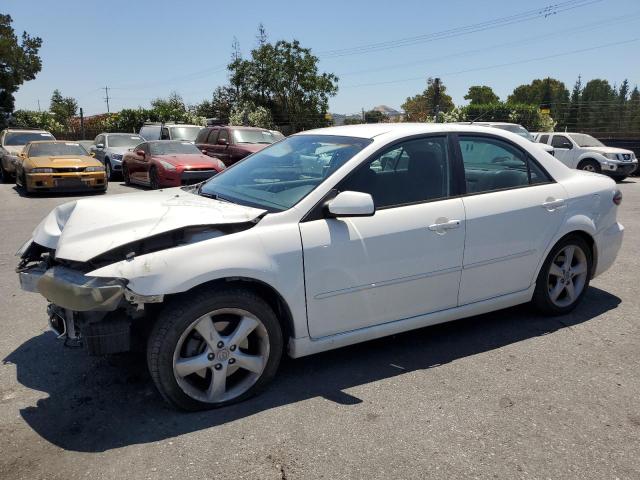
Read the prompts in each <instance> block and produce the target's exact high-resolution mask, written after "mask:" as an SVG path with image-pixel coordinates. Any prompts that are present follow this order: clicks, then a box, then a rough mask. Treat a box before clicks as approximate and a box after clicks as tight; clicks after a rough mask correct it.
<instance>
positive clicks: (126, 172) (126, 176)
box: [122, 165, 131, 185]
mask: <svg viewBox="0 0 640 480" xmlns="http://www.w3.org/2000/svg"><path fill="white" fill-rule="evenodd" d="M122 180H124V184H125V185H131V177H130V176H129V168H128V167H127V166H126V165H122Z"/></svg>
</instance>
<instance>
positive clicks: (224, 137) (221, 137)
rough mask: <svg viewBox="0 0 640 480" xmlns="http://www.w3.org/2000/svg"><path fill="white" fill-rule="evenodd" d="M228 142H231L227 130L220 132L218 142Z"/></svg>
mask: <svg viewBox="0 0 640 480" xmlns="http://www.w3.org/2000/svg"><path fill="white" fill-rule="evenodd" d="M219 140H226V141H227V142H228V141H229V132H227V131H226V130H220V133H219V136H218V140H216V141H219Z"/></svg>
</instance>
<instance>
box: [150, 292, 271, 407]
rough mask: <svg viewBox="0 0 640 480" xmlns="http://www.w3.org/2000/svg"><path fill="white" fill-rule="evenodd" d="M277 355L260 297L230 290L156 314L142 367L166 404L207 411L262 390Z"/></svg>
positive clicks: (195, 296)
mask: <svg viewBox="0 0 640 480" xmlns="http://www.w3.org/2000/svg"><path fill="white" fill-rule="evenodd" d="M282 351H283V338H282V329H281V328H280V324H279V322H278V319H277V317H276V315H275V313H274V312H273V310H272V309H271V307H270V306H269V304H268V303H267V302H265V301H264V300H263V299H262V298H261V297H259V296H257V295H255V294H254V293H252V292H250V291H247V290H242V289H236V288H227V289H224V288H223V289H221V290H217V291H216V290H210V289H205V288H199V289H197V290H195V291H193V292H190V293H188V294H186V295H183V296H182V297H181V298H178V299H175V300H173V301H171V300H169V302H168V303H167V305H166V306H165V308H164V309H163V310H162V312H161V313H160V315H159V316H158V319H157V321H156V324H155V325H154V327H153V330H152V332H151V334H150V336H149V341H148V344H147V364H148V366H149V372H150V373H151V377H152V378H153V381H154V383H155V385H156V387H157V388H158V391H159V392H160V394H161V395H162V397H163V398H164V399H165V400H166V401H167V402H169V403H170V404H171V405H173V406H174V407H176V408H179V409H182V410H189V411H196V410H208V409H211V408H217V407H222V406H225V405H229V404H233V403H237V402H241V401H243V400H245V399H247V398H249V397H251V396H253V395H255V394H256V393H258V392H259V391H261V390H262V389H264V388H265V387H266V386H267V384H268V383H269V382H270V381H271V380H272V379H273V377H274V376H275V374H276V371H277V370H278V366H279V364H280V358H281V357H282ZM220 382H221V384H222V385H221V386H220Z"/></svg>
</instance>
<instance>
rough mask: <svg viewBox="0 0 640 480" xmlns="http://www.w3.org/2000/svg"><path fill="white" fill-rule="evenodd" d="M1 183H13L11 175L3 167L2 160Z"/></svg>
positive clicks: (0, 164) (0, 165)
mask: <svg viewBox="0 0 640 480" xmlns="http://www.w3.org/2000/svg"><path fill="white" fill-rule="evenodd" d="M0 183H11V174H10V173H9V172H7V171H6V170H5V169H4V167H3V166H2V161H1V160H0Z"/></svg>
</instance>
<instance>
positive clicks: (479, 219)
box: [457, 134, 566, 305]
mask: <svg viewBox="0 0 640 480" xmlns="http://www.w3.org/2000/svg"><path fill="white" fill-rule="evenodd" d="M457 143H458V145H459V155H460V158H461V160H462V164H463V167H464V173H465V180H466V194H465V195H464V196H463V203H464V208H465V212H466V238H465V248H464V258H463V270H462V278H461V281H460V293H459V303H460V305H465V304H469V303H473V302H477V301H481V300H486V299H489V298H493V297H498V296H500V295H506V294H509V293H515V292H518V291H522V290H526V289H527V288H529V287H530V286H531V285H532V283H533V282H534V280H535V278H534V275H535V271H536V268H537V265H538V263H539V261H540V259H541V256H542V255H543V254H544V252H545V251H546V249H547V247H548V246H549V243H550V242H551V240H552V238H553V236H554V235H555V234H556V232H557V231H558V228H559V227H560V225H561V223H562V220H563V218H564V215H565V211H566V207H565V202H566V192H565V190H564V188H562V187H561V186H560V185H559V184H558V183H556V182H555V181H553V179H552V178H551V177H550V176H549V175H548V174H547V173H546V172H545V171H544V170H543V169H542V167H541V166H540V165H538V163H537V162H536V161H535V160H534V159H533V158H532V157H531V156H530V155H529V154H528V153H527V152H526V151H525V150H523V149H521V148H520V147H519V146H517V145H515V144H512V143H511V142H508V141H506V140H504V139H501V138H498V137H494V136H491V135H480V134H473V135H471V134H469V135H464V134H460V135H459V136H458V142H457Z"/></svg>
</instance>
